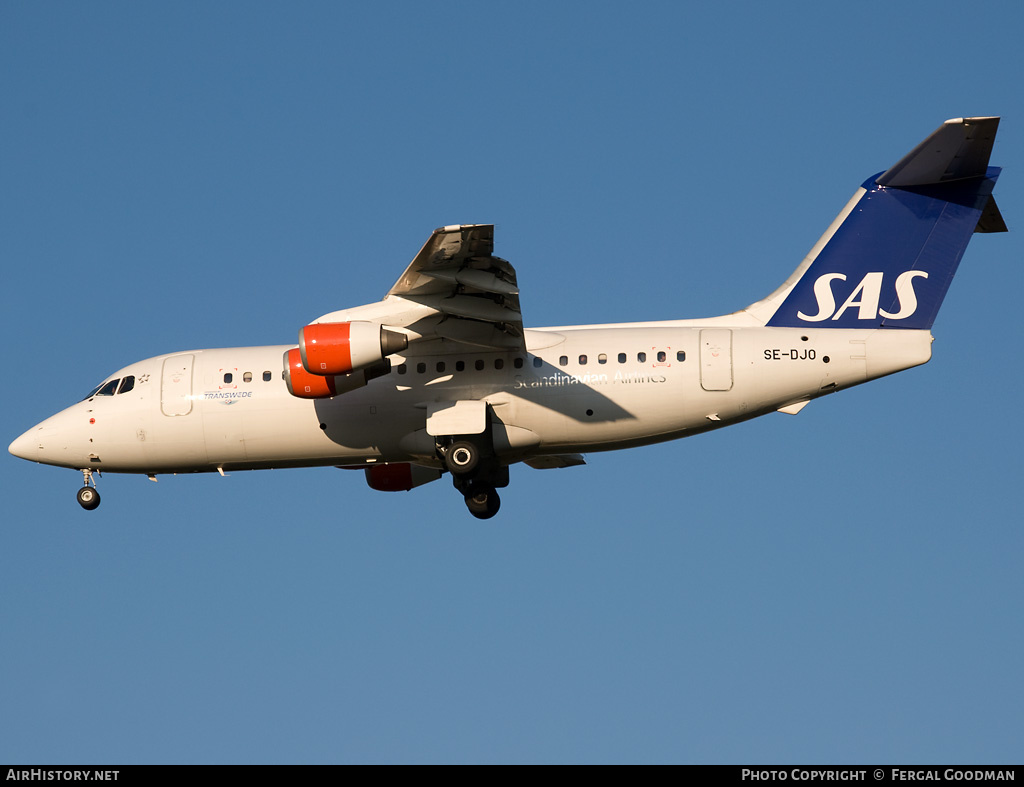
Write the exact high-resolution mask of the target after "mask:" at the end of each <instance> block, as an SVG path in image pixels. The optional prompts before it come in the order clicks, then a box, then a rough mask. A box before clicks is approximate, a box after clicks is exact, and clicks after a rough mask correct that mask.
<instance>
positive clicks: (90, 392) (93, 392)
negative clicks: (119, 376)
mask: <svg viewBox="0 0 1024 787" xmlns="http://www.w3.org/2000/svg"><path fill="white" fill-rule="evenodd" d="M102 387H103V383H100V384H99V385H97V386H96V387H95V388H93V389H92V390H91V391H89V393H87V394H86V395H85V396H84V397H82V401H83V402H84V401H85V400H86V399H92V398H93V397H94V396H95V395H96V392H97V391H99V389H100V388H102Z"/></svg>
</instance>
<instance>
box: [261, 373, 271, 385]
mask: <svg viewBox="0 0 1024 787" xmlns="http://www.w3.org/2000/svg"><path fill="white" fill-rule="evenodd" d="M270 378H271V374H270V372H264V373H263V382H265V383H269V382H270Z"/></svg>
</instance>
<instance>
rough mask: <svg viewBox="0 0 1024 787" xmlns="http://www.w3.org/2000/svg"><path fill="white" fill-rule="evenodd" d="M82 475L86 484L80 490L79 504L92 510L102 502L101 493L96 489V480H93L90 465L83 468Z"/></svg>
mask: <svg viewBox="0 0 1024 787" xmlns="http://www.w3.org/2000/svg"><path fill="white" fill-rule="evenodd" d="M82 477H83V479H84V480H85V486H83V487H82V488H81V489H79V490H78V495H77V497H78V505H80V506H81V507H82V508H84V509H85V510H86V511H92V510H93V509H94V508H96V507H97V506H98V505H99V504H100V493H99V492H97V491H96V482H95V481H93V480H92V470H90V469H89V468H88V467H86V468H84V469H83V470H82Z"/></svg>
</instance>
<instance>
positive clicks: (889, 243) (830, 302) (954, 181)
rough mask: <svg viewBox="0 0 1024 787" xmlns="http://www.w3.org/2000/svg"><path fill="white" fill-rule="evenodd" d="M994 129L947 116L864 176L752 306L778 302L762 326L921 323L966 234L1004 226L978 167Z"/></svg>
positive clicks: (994, 171)
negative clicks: (814, 241)
mask: <svg viewBox="0 0 1024 787" xmlns="http://www.w3.org/2000/svg"><path fill="white" fill-rule="evenodd" d="M998 126H999V118H957V119H955V120H947V121H946V122H945V123H944V124H943V125H941V126H940V127H939V128H938V129H937V130H936V131H935V132H934V133H933V134H932V135H931V136H930V137H928V138H927V139H926V140H925V141H924V142H922V143H921V144H920V145H918V146H917V147H916V148H914V150H912V151H911V152H910V153H908V154H907V155H906V156H904V157H903V158H902V159H901V160H900V161H899V162H898V163H897V164H896V165H895V166H893V167H892V168H890V169H889V170H887V171H886V172H884V173H882V174H881V175H879V176H876V177H874V178H871V179H869V180H868V181H866V182H865V183H864V184H863V186H862V189H863V191H858V195H859V199H858V198H857V197H855V198H854V200H853V201H851V203H850V205H848V206H847V210H846V211H845V218H842V221H841V223H839V224H838V226H836V225H835V224H834V225H833V228H834V232H832V235H831V237H827V236H826V237H827V239H826V238H823V239H822V240H823V242H824V245H821V242H819V247H820V248H819V247H816V248H819V250H818V253H817V255H816V256H810V257H808V259H807V260H805V262H804V265H802V266H801V268H798V269H797V271H796V272H795V273H794V276H791V277H790V280H789V281H787V283H786V284H785V285H783V287H782V288H780V289H779V290H778V291H776V292H775V293H774V294H773V295H772V296H770V297H769V298H768V299H766V300H765V301H762V302H761V303H760V304H757V305H758V306H768V305H769V304H771V303H772V302H774V303H777V304H779V305H778V308H777V309H775V310H774V313H772V316H771V318H770V319H769V320H768V321H767V325H769V326H778V327H790V328H796V327H808V328H809V327H816V328H913V329H929V328H931V326H932V323H933V322H934V321H935V315H936V314H937V313H938V311H939V306H941V305H942V299H943V298H944V297H945V295H946V290H947V289H949V285H950V282H951V281H952V280H953V275H954V274H955V273H956V269H957V266H958V265H959V264H960V258H961V257H963V254H964V250H965V249H966V248H967V243H968V242H969V241H970V239H971V235H972V234H973V233H974V232H1005V231H1006V225H1005V224H1004V223H1003V219H1002V217H1001V216H1000V215H999V208H998V207H996V204H995V199H994V198H993V197H992V189H993V187H994V186H995V182H996V179H997V178H998V177H999V169H998V168H996V167H989V166H988V160H989V155H990V153H991V152H992V143H993V141H994V139H995V134H996V129H997V128H998ZM840 216H841V217H842V214H840ZM837 221H838V220H837Z"/></svg>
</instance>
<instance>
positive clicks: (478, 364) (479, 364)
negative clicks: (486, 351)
mask: <svg viewBox="0 0 1024 787" xmlns="http://www.w3.org/2000/svg"><path fill="white" fill-rule="evenodd" d="M473 368H474V369H476V370H477V371H478V372H482V371H483V370H484V361H483V358H477V359H476V363H474V364H473Z"/></svg>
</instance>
